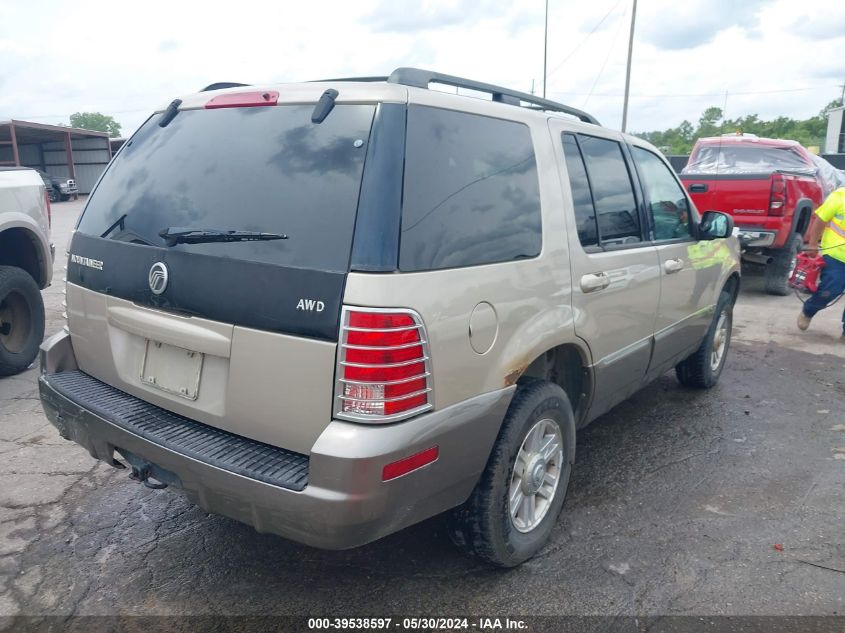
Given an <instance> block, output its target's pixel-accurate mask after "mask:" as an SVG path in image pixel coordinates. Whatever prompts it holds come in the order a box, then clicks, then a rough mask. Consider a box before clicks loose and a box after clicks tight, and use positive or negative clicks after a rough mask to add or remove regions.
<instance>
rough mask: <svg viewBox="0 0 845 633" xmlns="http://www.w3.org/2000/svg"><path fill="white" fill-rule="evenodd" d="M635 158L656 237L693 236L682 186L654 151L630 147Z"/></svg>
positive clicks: (671, 238) (661, 238)
mask: <svg viewBox="0 0 845 633" xmlns="http://www.w3.org/2000/svg"><path fill="white" fill-rule="evenodd" d="M633 154H634V160H635V161H636V163H637V169H638V170H639V173H640V181H641V182H642V184H643V187H644V188H645V198H646V208H647V209H648V213H649V216H650V218H651V224H652V226H653V227H654V239H655V240H676V239H680V238H690V237H692V234H693V233H692V231H693V223H692V220H691V217H690V208H689V203H688V202H687V197H686V196H685V195H684V191H683V189H681V186H680V185H679V184H678V181H677V180H675V176H674V175H673V174H672V172H671V171H670V169H669V167H668V166H667V165H666V163H664V162H663V161H662V160H660V158H658V157H657V156H656V155H654V154H653V153H651V152H649V151H648V150H645V149H643V148H641V147H634V148H633Z"/></svg>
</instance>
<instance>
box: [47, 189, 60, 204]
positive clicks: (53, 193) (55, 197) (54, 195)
mask: <svg viewBox="0 0 845 633" xmlns="http://www.w3.org/2000/svg"><path fill="white" fill-rule="evenodd" d="M48 193H49V195H50V202H58V201H59V198H61V195H59V192H58V191H56V190H55V189H54V188H53V187H50V191H49V192H48Z"/></svg>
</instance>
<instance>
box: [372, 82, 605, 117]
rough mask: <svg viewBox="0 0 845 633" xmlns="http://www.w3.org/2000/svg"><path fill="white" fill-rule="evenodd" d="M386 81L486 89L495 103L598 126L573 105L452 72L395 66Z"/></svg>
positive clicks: (420, 85)
mask: <svg viewBox="0 0 845 633" xmlns="http://www.w3.org/2000/svg"><path fill="white" fill-rule="evenodd" d="M387 81H388V83H392V84H402V85H403V86H413V87H415V88H428V85H429V84H431V83H438V84H444V85H446V86H454V87H455V88H467V89H469V90H476V91H478V92H486V93H488V94H490V95H492V97H493V101H496V102H499V103H507V104H509V105H515V106H519V105H522V102H523V101H524V102H525V103H530V104H531V105H533V106H538V107H539V108H540V109H541V110H548V111H551V112H563V113H564V114H571V115H572V116H574V117H577V118H579V119H581V120H582V121H583V122H584V123H592V124H593V125H600V123H599V122H598V120H597V119H596V118H595V117H594V116H593V115H591V114H587V113H586V112H584V111H583V110H579V109H578V108H573V107H571V106H568V105H564V104H562V103H558V102H556V101H549V100H548V99H542V98H540V97H536V96H534V95H532V94H528V93H527V92H519V91H517V90H511V89H509V88H503V87H501V86H494V85H493V84H486V83H482V82H480V81H473V80H471V79H463V78H461V77H454V76H452V75H444V74H442V73H437V72H433V71H430V70H422V69H420V68H397V69H396V70H394V71H393V72H392V73H390V77H388V78H387Z"/></svg>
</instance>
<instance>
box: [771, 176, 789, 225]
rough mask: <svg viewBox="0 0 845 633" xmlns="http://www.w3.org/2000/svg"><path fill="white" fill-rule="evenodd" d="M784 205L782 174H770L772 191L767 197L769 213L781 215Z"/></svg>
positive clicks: (784, 194)
mask: <svg viewBox="0 0 845 633" xmlns="http://www.w3.org/2000/svg"><path fill="white" fill-rule="evenodd" d="M785 207H786V180H785V179H784V177H783V174H773V175H772V192H771V197H770V198H769V215H783V214H784V211H785V210H786V209H785Z"/></svg>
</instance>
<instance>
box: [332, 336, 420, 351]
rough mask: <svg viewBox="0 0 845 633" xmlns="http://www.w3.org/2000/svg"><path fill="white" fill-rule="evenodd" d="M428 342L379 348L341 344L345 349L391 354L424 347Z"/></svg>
mask: <svg viewBox="0 0 845 633" xmlns="http://www.w3.org/2000/svg"><path fill="white" fill-rule="evenodd" d="M427 342H428V341H425V340H422V339H420V340H419V341H414V342H413V343H403V344H402V345H385V346H384V347H378V346H373V345H349V344H348V343H341V346H342V347H343V348H345V349H361V350H365V351H375V352H380V351H386V352H389V351H391V350H395V349H408V348H410V347H416V346H417V345H422V344H423V343H427Z"/></svg>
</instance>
